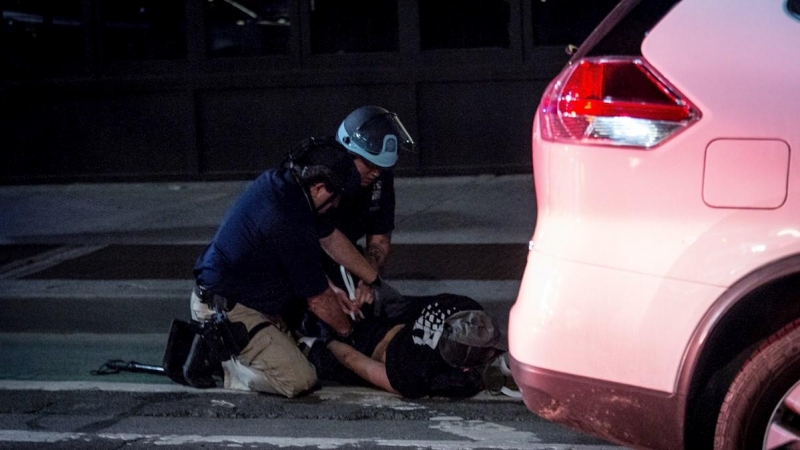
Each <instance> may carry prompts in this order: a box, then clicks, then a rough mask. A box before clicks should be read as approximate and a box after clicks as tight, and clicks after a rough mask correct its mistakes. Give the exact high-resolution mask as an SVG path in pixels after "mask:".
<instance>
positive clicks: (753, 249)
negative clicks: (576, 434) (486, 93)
mask: <svg viewBox="0 0 800 450" xmlns="http://www.w3.org/2000/svg"><path fill="white" fill-rule="evenodd" d="M784 3H785V1H784V0H766V1H759V2H753V1H752V0H682V1H681V2H680V3H678V4H677V5H676V6H675V7H674V8H673V9H672V10H671V11H670V12H669V13H667V15H666V16H665V17H664V18H663V20H661V21H660V22H659V23H658V24H657V25H656V26H655V27H654V28H653V29H652V30H651V32H650V33H648V34H647V37H646V38H645V39H644V41H643V45H642V58H643V60H644V61H645V62H646V63H647V64H648V66H649V67H651V68H652V69H653V70H654V72H655V73H656V74H657V75H658V77H659V78H661V79H663V80H665V81H666V82H667V83H668V84H669V85H671V86H672V87H673V88H674V89H675V90H676V91H677V92H678V93H680V94H681V96H683V97H684V98H686V99H688V101H689V102H691V104H692V105H694V106H695V107H696V108H697V109H698V110H699V111H700V114H701V119H700V120H699V121H697V122H695V123H694V124H692V125H691V126H689V127H688V128H687V129H685V130H683V131H681V132H679V133H678V134H676V135H674V136H671V137H670V138H668V139H667V140H666V141H664V142H663V143H661V144H660V145H658V146H656V147H653V148H650V149H641V148H632V147H614V146H602V145H587V144H582V143H581V144H579V143H563V142H552V141H545V140H543V139H542V136H541V133H540V130H539V115H540V114H541V111H540V112H538V113H537V115H536V118H535V119H534V123H533V135H532V147H533V171H534V182H535V187H536V196H537V207H538V211H537V223H536V229H535V232H534V236H533V239H532V242H531V244H530V248H531V251H530V253H529V256H528V261H527V266H526V270H525V273H524V275H523V279H522V283H521V285H520V290H519V294H518V298H517V300H516V302H515V304H514V306H513V308H512V310H511V313H510V317H509V345H510V353H511V356H512V362H513V364H512V369H513V370H514V371H515V378H516V376H517V374H519V377H520V379H518V380H517V382H518V384H519V385H520V386H521V388H522V391H523V397H524V398H525V399H526V404H528V406H529V408H531V409H532V410H534V411H548V409H547V408H543V407H542V405H543V404H545V403H547V402H551V403H552V402H555V403H553V404H561V405H565V404H566V403H569V402H574V403H575V405H577V404H578V403H581V404H582V405H583V406H582V408H583V410H584V412H585V411H586V410H587V409H592V408H593V407H592V406H591V405H590V404H589V403H588V402H589V401H590V400H589V399H594V400H595V401H600V402H601V403H602V402H603V401H605V400H604V398H605V397H603V395H605V394H601V393H602V392H617V393H621V392H629V391H630V392H641V391H638V390H644V391H643V392H645V393H646V394H645V395H643V396H642V397H643V398H649V399H650V400H641V401H640V400H636V402H640V403H641V404H642V408H644V409H647V407H646V406H645V405H644V403H643V402H652V403H653V404H658V405H660V406H657V407H656V409H655V410H659V411H667V410H669V411H673V413H674V414H676V415H679V416H680V415H681V414H682V410H681V408H682V405H683V404H684V403H683V402H684V400H683V398H684V397H683V396H684V395H685V394H686V392H685V390H687V389H688V385H689V384H690V382H691V378H692V374H691V370H693V368H694V366H695V365H694V361H692V360H687V359H691V358H695V357H696V356H697V355H698V354H699V353H700V352H701V351H702V346H703V344H704V339H705V336H707V335H708V333H709V332H710V331H711V330H712V329H713V328H714V325H715V321H716V320H718V319H719V318H720V317H721V316H722V315H724V314H725V312H726V311H727V310H728V309H729V308H730V307H731V305H732V304H733V303H735V302H736V301H738V299H740V298H742V297H744V296H746V295H747V292H744V291H741V287H742V286H748V287H749V288H754V287H757V286H758V284H757V282H756V284H753V281H752V280H758V279H761V278H764V279H768V278H770V277H766V278H765V277H761V276H760V275H759V274H760V273H762V272H769V270H770V269H769V268H770V267H772V266H773V265H775V264H779V265H781V267H783V266H785V265H786V264H791V262H792V261H795V262H796V261H798V260H800V259H798V255H800V158H798V157H797V156H795V155H793V151H792V150H794V149H797V148H798V146H800V127H798V124H800V88H798V87H797V82H796V80H797V75H798V74H800V47H799V46H797V45H795V42H796V40H797V38H798V37H800V20H798V19H797V18H795V17H793V16H792V15H791V14H790V13H789V12H788V11H787V10H786V8H785V7H784ZM594 56H595V57H597V55H594ZM609 56H613V55H609ZM781 261H783V262H784V263H781ZM785 261H790V263H785ZM781 270H783V271H785V270H791V267H790V268H789V269H786V268H783V269H781ZM797 271H800V268H797ZM733 291H735V292H733ZM513 365H516V367H513ZM687 371H689V372H688V373H687ZM536 374H538V375H536ZM542 374H545V375H542ZM559 380H561V381H559ZM576 380H577V381H576ZM559 383H561V384H559ZM593 383H595V384H596V385H597V386H606V387H605V388H602V389H600V388H598V390H597V391H594V394H592V392H593V391H592V389H591V387H590V386H591V385H592V384H593ZM570 386H571V388H574V389H576V390H575V392H578V391H582V392H585V393H586V395H585V398H584V399H582V400H581V401H580V402H578V401H577V400H574V398H573V400H570V399H569V398H566V396H569V395H573V396H574V395H575V394H569V392H570V390H569V389H570ZM581 386H583V387H581ZM584 387H585V389H584ZM543 393H546V394H543ZM637 396H638V394H631V395H627V394H626V395H622V396H621V397H620V398H626V397H629V398H631V399H633V398H635V397H637ZM543 399H544V400H543ZM547 399H549V400H547ZM653 399H655V400H653ZM621 401H625V400H621ZM631 401H634V400H631ZM534 404H537V405H534ZM613 409H615V408H614V407H610V410H613ZM622 409H625V408H622ZM627 414H628V413H627V412H620V413H619V414H617V415H613V417H610V416H609V417H607V420H606V425H607V427H606V428H608V430H610V431H608V432H606V433H605V434H603V433H601V432H598V431H597V430H593V428H592V427H593V426H594V425H597V424H596V423H595V424H594V425H593V424H590V423H587V422H588V421H590V420H595V419H597V417H596V416H595V417H592V416H591V415H588V416H586V417H583V418H581V417H580V414H578V413H577V412H576V411H570V412H569V413H565V415H564V417H569V419H564V421H566V422H570V424H571V425H574V426H576V427H578V428H582V429H589V430H590V431H592V432H594V433H596V434H600V435H603V436H607V437H609V438H610V439H614V440H616V441H618V442H623V443H625V442H627V443H638V444H637V445H645V446H649V445H650V444H646V443H648V442H649V443H652V444H653V445H655V446H656V447H658V448H672V447H673V445H672V444H669V443H668V441H669V439H666V438H665V436H664V435H662V436H660V437H657V438H654V440H651V438H652V437H653V436H648V435H647V431H646V429H647V428H648V427H651V428H652V427H657V426H658V425H659V424H658V416H657V415H656V416H653V415H651V414H644V413H643V414H642V415H641V420H643V421H644V422H643V424H641V425H642V426H641V427H638V429H639V430H640V431H641V432H640V433H639V435H638V437H634V434H635V433H634V432H633V431H629V432H627V433H628V438H626V437H625V434H624V433H623V434H619V429H614V427H615V426H616V427H618V428H621V429H625V425H624V424H623V423H622V422H621V421H623V420H624V419H625V417H626V415H627ZM554 417H556V419H555V420H557V421H561V420H560V419H559V418H558V415H555V416H554ZM648 420H653V421H652V422H647V421H648ZM669 420H670V421H672V422H674V424H673V425H674V426H673V425H670V426H669V429H670V430H671V431H669V432H667V434H670V433H671V434H672V436H671V438H672V439H674V440H675V442H674V447H675V448H680V447H681V445H682V441H681V439H682V428H681V421H682V420H684V417H682V416H680V417H670V418H669ZM659 433H661V431H658V432H656V431H652V432H651V434H659ZM643 443H645V444H643Z"/></svg>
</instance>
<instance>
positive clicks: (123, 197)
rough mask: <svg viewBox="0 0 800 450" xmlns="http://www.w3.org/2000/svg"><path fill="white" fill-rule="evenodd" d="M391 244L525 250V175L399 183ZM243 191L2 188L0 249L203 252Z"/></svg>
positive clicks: (145, 186)
mask: <svg viewBox="0 0 800 450" xmlns="http://www.w3.org/2000/svg"><path fill="white" fill-rule="evenodd" d="M395 184H396V196H397V209H396V216H397V217H396V226H397V229H396V231H395V233H394V235H393V238H392V242H393V243H395V244H426V243H466V244H478V243H489V244H496V243H523V244H524V243H527V241H528V240H529V239H530V237H531V235H532V233H533V225H534V221H535V199H534V196H533V181H532V179H531V176H530V175H529V174H524V175H506V176H491V175H479V176H472V177H430V178H398V179H397V180H396V182H395ZM246 185H247V182H244V181H241V182H239V181H237V182H208V183H114V184H70V185H34V186H0V244H5V245H8V244H57V245H98V244H114V243H122V244H140V243H149V244H167V243H169V244H206V243H208V241H209V239H210V238H211V236H213V233H214V231H215V229H216V227H217V226H218V225H219V222H220V221H221V219H222V217H223V216H224V214H225V212H226V211H227V209H228V208H229V207H230V205H231V203H232V202H233V201H234V200H235V199H236V198H237V197H238V195H239V194H240V193H241V192H242V190H243V189H244V188H245V187H246Z"/></svg>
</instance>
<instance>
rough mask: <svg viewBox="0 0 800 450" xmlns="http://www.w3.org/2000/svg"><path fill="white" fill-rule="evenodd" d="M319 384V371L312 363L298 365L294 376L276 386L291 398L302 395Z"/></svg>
mask: <svg viewBox="0 0 800 450" xmlns="http://www.w3.org/2000/svg"><path fill="white" fill-rule="evenodd" d="M316 385H317V371H316V370H314V366H312V365H311V364H308V365H305V366H298V367H297V368H296V370H295V372H294V374H293V376H292V377H290V378H288V379H286V381H285V382H284V383H282V385H281V386H276V387H277V388H278V390H279V391H280V393H281V394H283V395H285V396H286V397H289V398H294V397H297V396H298V395H302V394H304V393H306V392H308V391H310V390H311V389H313V388H314V387H315V386H316Z"/></svg>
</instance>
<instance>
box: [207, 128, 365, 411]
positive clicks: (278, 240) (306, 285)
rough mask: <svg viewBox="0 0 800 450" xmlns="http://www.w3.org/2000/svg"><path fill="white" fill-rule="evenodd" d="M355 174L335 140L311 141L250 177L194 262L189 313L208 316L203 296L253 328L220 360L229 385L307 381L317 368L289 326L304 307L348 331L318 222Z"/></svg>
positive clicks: (278, 389)
mask: <svg viewBox="0 0 800 450" xmlns="http://www.w3.org/2000/svg"><path fill="white" fill-rule="evenodd" d="M359 180H360V177H359V174H358V172H357V169H356V167H355V165H354V163H353V159H352V157H350V156H349V155H348V153H347V152H346V151H345V150H344V149H343V148H342V146H341V145H340V144H338V143H337V142H335V141H334V140H332V139H309V140H306V141H304V142H303V144H302V145H301V146H300V147H299V148H298V149H296V151H294V152H293V153H292V154H291V155H290V158H289V159H288V161H287V163H286V164H285V165H284V166H283V167H280V168H277V169H272V170H267V171H266V172H264V173H263V174H262V175H261V176H259V177H258V178H257V179H256V180H254V181H253V182H252V183H251V184H250V185H249V186H248V188H247V189H246V191H245V192H244V193H243V194H242V196H241V197H240V198H239V199H238V200H237V201H236V202H235V203H234V205H233V206H232V208H231V210H230V211H229V212H228V213H227V215H226V217H225V219H224V220H223V222H222V224H221V226H220V228H219V229H218V231H217V233H216V235H215V236H214V239H213V241H212V242H211V243H210V244H209V246H208V247H207V248H206V250H205V251H204V253H203V254H202V255H201V256H200V258H199V259H198V261H197V264H196V265H195V269H194V275H195V279H196V288H195V289H194V292H193V293H192V297H191V309H192V318H193V319H194V320H197V321H205V320H208V319H209V318H210V317H211V314H212V311H211V310H210V309H209V304H210V303H213V304H214V305H216V306H217V307H219V305H221V304H222V305H224V306H222V308H224V309H226V310H227V317H228V320H230V322H231V323H234V324H235V323H237V322H240V323H242V324H244V325H245V326H246V328H247V331H248V332H249V335H250V341H249V342H248V343H247V345H246V346H245V347H244V348H243V349H242V351H241V352H240V353H239V355H238V356H237V357H235V358H232V359H229V360H227V361H224V362H223V363H222V365H223V371H224V386H225V387H226V388H230V389H240V390H255V391H261V392H268V393H277V394H282V395H285V396H287V397H294V396H296V395H298V394H300V393H302V392H305V391H307V390H309V389H311V388H312V387H313V386H314V385H315V384H316V382H317V377H316V371H315V370H314V367H313V366H312V365H311V364H310V363H309V362H308V361H307V360H306V358H305V357H304V356H303V354H302V353H301V352H300V351H299V350H298V348H297V343H296V342H295V340H294V338H293V337H292V335H291V333H290V330H291V329H294V328H296V326H297V323H298V321H299V318H300V316H301V315H302V313H303V312H304V310H306V309H308V310H309V311H311V312H313V313H314V315H316V316H317V317H318V318H319V319H321V320H322V321H323V322H325V323H327V324H328V325H329V326H330V327H331V328H332V329H333V330H334V331H335V332H336V333H337V334H338V335H339V336H340V337H343V336H345V337H346V336H347V335H349V333H351V331H352V325H351V323H350V321H349V320H348V317H347V315H348V314H349V313H350V312H353V310H354V308H355V306H354V305H353V303H352V302H350V300H349V299H348V298H347V297H346V296H341V295H339V294H337V293H336V292H335V291H334V290H333V289H332V287H331V286H330V285H329V281H328V279H327V277H326V274H325V272H324V270H323V267H322V263H321V261H320V237H324V235H323V236H320V234H319V233H320V232H319V229H318V227H317V224H316V222H315V221H316V218H317V216H318V215H319V214H322V213H324V212H326V211H327V210H329V209H331V208H333V207H335V206H336V205H337V204H338V202H339V199H340V198H341V196H342V195H343V194H345V193H346V192H348V190H352V189H353V188H356V187H357V186H358V184H359ZM220 299H222V300H224V301H222V302H220Z"/></svg>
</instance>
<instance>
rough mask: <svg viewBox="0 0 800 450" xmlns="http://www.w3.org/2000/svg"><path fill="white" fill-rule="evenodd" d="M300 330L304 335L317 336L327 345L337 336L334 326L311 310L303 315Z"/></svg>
mask: <svg viewBox="0 0 800 450" xmlns="http://www.w3.org/2000/svg"><path fill="white" fill-rule="evenodd" d="M299 331H300V334H302V335H303V336H306V337H312V338H315V339H317V340H319V341H321V342H322V343H323V344H326V345H327V344H328V342H330V341H332V340H334V339H335V338H336V332H335V331H334V330H333V328H331V327H330V326H329V325H328V324H327V323H325V322H323V321H321V320H320V319H319V318H318V317H317V316H315V315H314V314H313V313H311V312H306V313H305V314H304V315H303V320H302V321H301V322H300V329H299Z"/></svg>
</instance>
